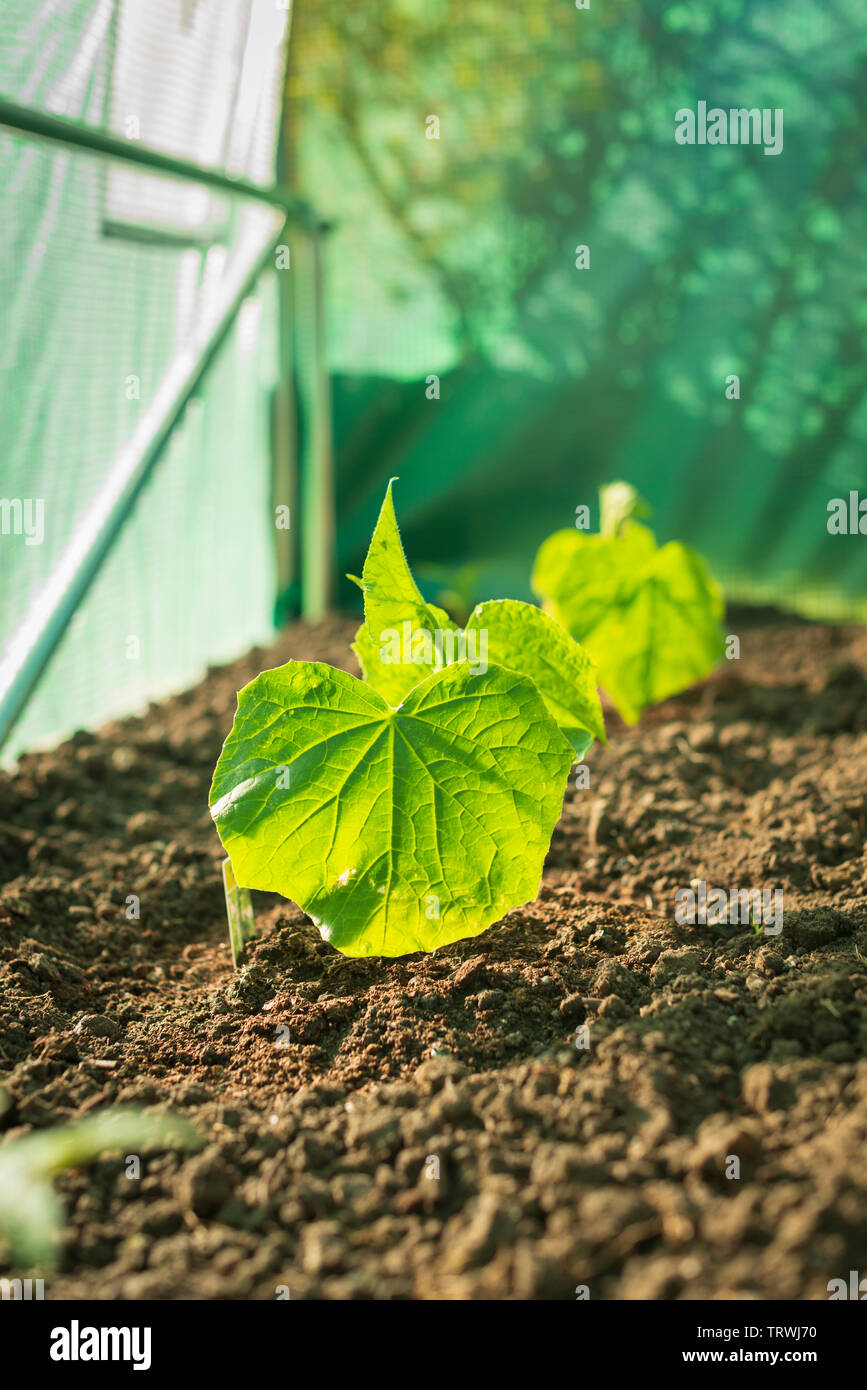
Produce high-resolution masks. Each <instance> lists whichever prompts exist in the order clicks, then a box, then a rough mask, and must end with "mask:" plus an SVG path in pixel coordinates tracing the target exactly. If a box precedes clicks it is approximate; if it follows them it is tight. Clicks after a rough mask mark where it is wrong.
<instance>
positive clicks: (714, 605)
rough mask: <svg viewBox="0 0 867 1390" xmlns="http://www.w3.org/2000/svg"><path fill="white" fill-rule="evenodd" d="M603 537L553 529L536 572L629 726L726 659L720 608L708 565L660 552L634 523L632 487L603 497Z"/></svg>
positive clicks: (542, 592)
mask: <svg viewBox="0 0 867 1390" xmlns="http://www.w3.org/2000/svg"><path fill="white" fill-rule="evenodd" d="M599 499H600V516H601V522H600V530H599V535H588V534H586V533H585V532H582V531H578V530H574V529H573V530H565V531H555V533H554V535H553V536H549V537H548V539H547V540H546V541H544V542H543V543H542V545H541V547H540V549H539V553H538V554H537V556H536V563H535V565H534V568H533V578H532V584H533V590H534V592H535V593H537V594H538V595H539V597H540V598H541V599H542V601H543V605H544V608H545V611H546V612H547V613H550V614H551V615H552V616H553V617H555V618H556V619H557V620H558V621H559V622H560V623H562V624H563V626H564V627H565V628H566V629H567V631H568V632H570V633H571V634H572V636H573V637H574V638H575V639H576V641H578V642H580V643H581V645H582V646H583V647H584V649H585V650H586V652H587V654H588V656H590V657H591V658H592V660H593V661H594V662H595V663H596V665H597V667H598V669H599V681H600V684H601V685H602V687H603V689H604V690H606V691H607V692H608V694H609V695H610V697H611V700H612V703H613V704H614V706H615V708H616V709H617V711H618V713H619V714H620V715H621V716H622V717H623V719H624V720H625V721H626V723H627V724H635V723H637V721H638V719H639V718H640V717H641V713H642V710H644V709H645V708H646V706H648V705H653V704H657V703H658V702H659V701H660V700H665V699H667V698H668V696H669V695H676V694H678V692H679V691H681V690H685V689H686V688H687V686H689V685H692V684H693V683H694V682H695V681H697V680H701V678H702V677H703V676H706V675H708V673H709V672H710V671H712V670H713V668H714V666H716V664H717V663H718V662H719V661H720V660H721V659H722V657H723V654H724V650H725V638H724V635H723V630H722V617H723V601H722V591H721V589H720V587H719V585H718V584H717V583H716V582H715V580H714V579H713V578H712V577H711V575H710V572H709V571H708V568H707V566H706V565H705V562H704V560H703V559H702V558H701V556H700V555H697V554H696V553H695V551H693V550H690V549H689V548H688V547H687V546H685V545H682V544H681V542H680V541H669V543H668V544H667V545H663V546H659V545H657V543H656V538H655V536H654V534H653V532H652V531H651V530H650V529H649V528H648V527H647V526H643V525H641V523H640V522H639V521H638V520H636V518H637V517H639V516H642V517H644V516H647V515H648V514H649V510H650V509H649V507H648V506H647V504H646V503H645V502H644V501H643V500H642V499H641V498H640V497H639V496H638V494H637V493H636V491H635V489H634V488H632V487H630V485H629V484H628V483H611V484H610V485H609V486H608V487H603V488H601V489H600V492H599Z"/></svg>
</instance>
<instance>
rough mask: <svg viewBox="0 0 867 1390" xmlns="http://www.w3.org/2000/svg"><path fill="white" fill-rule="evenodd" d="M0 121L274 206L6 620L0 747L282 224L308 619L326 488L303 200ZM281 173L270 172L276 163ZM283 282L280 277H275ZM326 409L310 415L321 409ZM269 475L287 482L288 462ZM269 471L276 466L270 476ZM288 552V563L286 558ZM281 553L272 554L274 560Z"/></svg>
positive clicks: (314, 291) (325, 439) (327, 442)
mask: <svg viewBox="0 0 867 1390" xmlns="http://www.w3.org/2000/svg"><path fill="white" fill-rule="evenodd" d="M0 127H5V128H6V129H8V130H11V131H14V132H17V133H20V134H25V135H30V136H33V137H35V138H37V139H42V140H48V141H52V142H54V143H58V144H62V145H66V146H71V147H72V148H75V149H79V150H86V151H90V152H91V153H93V154H96V155H100V156H102V157H104V158H109V159H117V160H120V161H122V162H124V163H126V164H133V165H138V166H140V167H142V168H146V169H150V170H152V171H154V172H157V173H162V174H166V175H168V176H173V177H175V178H180V179H184V180H185V181H189V182H192V183H198V184H201V185H204V186H205V187H207V188H212V189H215V190H217V191H219V192H222V193H227V194H233V195H235V196H236V197H242V198H243V197H246V198H250V199H254V200H256V201H257V202H261V203H266V204H268V205H270V206H271V207H272V208H274V209H275V211H276V210H277V209H280V210H281V212H282V216H281V217H280V219H279V225H276V223H275V227H274V231H273V235H271V236H269V238H268V239H267V242H266V244H265V245H264V246H263V247H262V248H261V249H260V250H259V251H258V252H257V254H256V255H255V256H254V258H253V260H252V262H251V263H250V264H249V265H248V266H247V265H245V266H242V267H241V268H240V270H239V272H238V274H237V275H236V276H233V278H232V280H231V282H230V283H229V285H228V286H227V288H226V293H225V295H224V296H223V297H222V298H221V301H220V303H219V304H218V306H217V307H216V309H215V310H214V311H212V313H211V315H210V316H209V318H208V319H207V321H203V322H202V323H200V325H199V327H198V329H197V330H196V332H195V333H194V334H193V336H192V337H191V339H190V342H189V343H188V344H187V346H186V347H185V348H184V349H183V351H182V352H181V353H179V354H178V356H177V357H176V358H175V360H174V361H173V362H172V364H171V365H170V367H169V370H168V372H167V373H166V376H165V378H164V379H163V382H162V383H161V386H160V388H159V390H158V391H157V393H156V395H155V397H154V399H153V401H152V402H151V404H150V406H149V407H148V409H147V411H146V412H145V414H144V415H143V416H142V419H141V421H140V422H139V426H138V428H137V429H136V431H135V433H134V434H133V436H132V438H131V439H130V440H129V442H128V443H127V445H125V446H124V448H123V449H122V450H121V452H120V454H119V455H118V456H117V458H116V459H115V461H114V464H113V466H112V469H111V472H110V474H109V476H108V478H107V480H106V482H105V484H104V486H103V487H102V488H101V489H100V491H99V493H98V494H97V496H96V497H95V499H94V501H93V503H92V504H91V507H90V509H89V510H88V512H87V515H86V517H85V519H84V521H83V523H82V525H81V526H80V527H79V528H78V530H77V532H76V534H75V535H74V536H73V537H72V539H71V541H70V543H69V545H68V546H67V548H66V550H65V551H64V553H63V555H62V556H61V557H60V560H59V561H58V563H57V564H56V566H55V568H54V570H53V571H52V573H51V574H50V575H49V577H48V580H47V581H46V582H45V584H44V585H43V586H42V587H41V588H40V590H39V591H38V592H37V594H36V595H35V597H34V599H33V601H32V602H31V604H30V607H29V608H28V610H27V612H26V614H25V615H24V618H23V620H22V622H21V624H20V625H19V627H18V630H17V631H16V632H15V634H14V635H13V637H12V640H11V642H10V644H9V646H8V648H7V651H6V653H5V654H4V656H3V659H2V661H0V747H2V746H3V744H4V743H5V742H6V740H7V739H8V737H9V734H10V733H11V731H12V729H13V727H14V726H15V724H16V723H17V721H18V719H19V718H20V716H21V714H22V713H23V711H24V709H25V707H26V704H27V701H28V699H29V698H30V695H31V694H32V692H33V690H34V688H35V686H36V684H37V683H38V681H39V679H40V677H41V676H42V674H43V672H44V671H45V668H46V667H47V666H48V664H49V662H50V660H51V657H52V656H53V654H54V652H55V651H56V649H57V647H58V645H59V644H60V642H61V640H62V638H63V635H64V633H65V632H66V629H67V627H68V625H69V623H70V621H71V619H72V617H73V615H74V613H75V612H76V609H77V608H78V606H79V604H80V603H81V601H82V599H83V598H84V596H85V594H86V593H87V591H88V589H89V588H90V585H91V584H92V582H93V580H94V579H95V577H96V575H97V574H98V572H99V570H100V568H101V566H102V563H103V561H104V560H105V558H106V556H107V554H108V553H109V551H110V550H111V547H112V546H113V544H114V542H115V540H116V539H117V537H118V535H119V534H120V531H121V530H122V528H123V525H124V523H125V521H126V520H127V518H128V516H129V514H130V512H131V511H132V509H133V507H134V506H135V502H136V500H137V498H138V496H139V494H140V492H141V490H142V488H143V487H144V485H145V483H146V482H147V480H148V478H149V477H150V476H151V473H152V472H153V469H154V467H155V466H156V464H157V462H158V460H159V457H160V454H161V452H162V450H163V448H164V446H165V444H166V442H167V440H168V438H169V436H170V434H171V431H172V430H173V429H174V427H175V425H176V424H177V422H178V420H179V419H180V417H181V415H182V414H183V411H184V408H185V406H186V404H187V402H188V401H189V399H190V397H191V396H192V395H193V393H194V392H195V390H196V389H197V387H198V385H199V382H200V381H201V379H202V377H203V376H204V374H205V372H206V371H207V369H208V367H209V366H210V364H211V362H212V360H213V358H214V356H215V355H216V353H217V352H218V350H219V348H220V346H221V344H222V343H223V341H224V340H225V338H226V336H227V334H228V332H229V330H230V328H231V326H232V324H233V322H234V320H235V316H236V314H237V312H238V309H239V308H240V306H241V304H242V302H243V301H244V299H245V298H246V297H247V295H248V294H249V293H250V292H251V290H252V289H253V288H254V286H255V284H256V282H257V280H258V278H259V276H260V274H261V273H262V271H263V270H264V269H265V267H266V266H267V265H268V263H269V260H270V257H271V254H272V251H273V248H274V246H275V245H276V244H277V243H279V241H280V239H281V237H282V236H283V234H284V232H285V231H286V229H287V227H288V226H289V225H291V224H294V225H295V226H297V227H299V228H300V229H301V230H302V231H303V233H304V234H305V235H304V240H305V242H307V245H308V248H309V267H308V268H309V272H310V276H311V277H312V283H311V285H310V287H309V292H308V295H307V296H306V298H307V301H308V305H309V307H310V312H309V333H310V340H309V341H310V354H309V359H310V360H309V362H308V364H307V367H306V369H305V370H303V371H300V372H298V375H299V377H300V379H301V394H302V395H303V397H304V398H305V401H306V405H307V409H306V410H305V415H306V417H307V418H306V433H307V441H306V444H305V447H304V455H305V457H304V459H303V460H302V461H300V470H299V471H300V473H301V489H300V491H301V508H300V509H301V510H302V512H304V511H306V509H307V508H308V507H309V509H310V512H311V520H310V525H309V526H305V547H304V550H305V560H304V563H303V566H302V573H301V575H300V576H299V579H300V589H301V596H302V611H303V613H304V616H305V617H308V618H312V619H314V620H315V619H317V618H319V617H321V616H322V614H323V613H324V611H325V606H326V605H327V602H328V599H329V597H330V592H331V587H330V586H331V575H330V568H331V555H332V551H333V535H334V531H333V526H334V521H333V517H334V498H333V465H332V458H331V419H330V392H329V384H328V377H327V368H326V367H325V362H324V353H323V339H322V288H321V281H320V276H321V257H320V250H319V239H320V236H321V234H322V230H323V229H322V227H321V226H320V224H319V223H318V222H317V219H316V216H315V212H314V210H313V208H312V206H311V205H310V204H309V203H308V202H307V201H306V200H305V199H303V198H300V197H298V196H297V194H295V193H294V192H293V191H292V190H291V189H288V188H286V187H285V186H283V185H274V186H272V187H268V188H266V187H262V186H260V185H259V184H255V183H251V182H249V181H248V180H246V179H233V178H230V177H229V176H228V175H226V174H221V173H219V172H217V171H215V170H209V169H202V168H200V167H199V166H198V165H196V164H192V163H190V162H189V161H187V160H183V159H177V158H175V157H174V156H172V155H167V154H162V153H160V152H159V151H157V150H153V149H150V148H148V147H147V146H142V145H138V144H135V143H133V142H131V141H127V140H121V139H119V138H118V137H116V136H111V135H106V134H104V133H102V132H101V131H98V130H94V129H93V128H92V127H89V126H86V125H84V124H82V123H81V122H78V121H73V120H68V119H66V118H62V117H59V116H53V115H49V114H48V113H46V112H40V111H33V110H30V109H29V108H27V107H24V106H21V105H19V104H18V103H16V102H12V101H9V100H7V99H6V98H5V97H0ZM281 172H282V170H281ZM286 289H287V291H288V289H289V287H288V286H287V287H286ZM291 305H292V297H291V294H290V293H287V294H285V295H281V325H280V333H281V370H282V371H284V372H285V371H286V370H287V368H289V369H290V370H291V366H292V358H293V353H292V350H291V347H290V346H289V338H288V336H287V335H289V334H290V332H291V325H290V323H289V322H287V315H288V314H289V313H290V312H291ZM287 391H291V386H290V384H289V382H287V381H284V382H283V393H284V399H282V400H281V401H280V403H279V406H278V418H280V417H282V425H281V426H279V427H278V428H276V429H275V432H274V445H275V448H278V449H285V448H287V447H288V446H289V445H290V442H291V429H290V427H289V423H288V422H289V420H290V418H291V407H290V404H289V400H288V399H287V398H285V393H286V392H287ZM323 409H324V410H325V411H326V412H327V418H326V419H321V418H319V416H320V413H321V411H322V410H323ZM286 467H288V472H287V471H286V469H285V468H284V470H283V472H282V474H281V477H282V481H283V482H284V483H287V482H295V479H294V478H293V477H292V472H293V470H292V468H291V464H288V463H287V465H286ZM275 481H276V476H275ZM287 559H288V565H287ZM280 564H281V561H280V557H279V555H278V567H279V566H280ZM282 566H283V568H284V569H286V568H288V569H290V570H291V567H292V561H291V559H289V557H283V560H282Z"/></svg>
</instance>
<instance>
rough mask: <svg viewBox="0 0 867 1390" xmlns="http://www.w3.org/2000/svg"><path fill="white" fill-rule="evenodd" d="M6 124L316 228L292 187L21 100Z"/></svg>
mask: <svg viewBox="0 0 867 1390" xmlns="http://www.w3.org/2000/svg"><path fill="white" fill-rule="evenodd" d="M0 126H5V127H6V128H7V129H8V130H13V131H19V132H21V133H23V134H25V135H35V136H37V137H38V138H39V139H41V140H51V141H54V142H55V143H57V144H61V145H71V146H72V147H73V148H74V149H78V150H90V151H91V152H92V153H93V154H100V155H103V156H105V157H107V158H109V159H119V160H122V161H123V162H124V163H126V164H138V165H141V166H142V167H143V168H145V169H151V170H154V171H156V172H157V173H161V174H172V175H174V176H175V178H179V179H184V180H186V181H187V182H191V183H198V184H203V185H204V186H205V187H206V188H213V189H215V190H217V191H219V192H221V193H234V194H236V195H238V196H243V197H245V198H255V199H256V201H257V202H260V203H270V205H271V206H272V207H274V206H277V207H281V208H284V209H285V210H286V213H287V216H288V217H290V218H291V219H292V221H295V222H300V223H302V224H303V225H305V226H308V227H313V226H315V217H314V213H313V209H312V207H311V205H310V204H309V203H308V202H306V200H305V199H304V198H299V197H298V195H297V194H296V193H293V192H292V191H291V189H288V188H283V187H281V186H279V185H276V184H275V185H272V186H271V187H270V188H265V187H263V186H262V185H261V184H258V183H250V182H249V180H248V179H233V178H230V176H229V175H228V174H220V173H218V172H217V170H215V169H202V168H200V166H199V165H198V164H191V163H190V161H189V160H187V159H176V158H175V157H174V155H170V154H161V153H160V151H159V150H154V149H150V148H149V147H148V146H146V145H140V144H137V143H136V142H135V141H133V140H122V139H121V138H120V136H117V135H106V134H104V133H103V132H102V131H100V130H95V129H94V128H93V127H92V126H88V125H84V124H83V123H82V122H81V121H73V120H68V119H67V118H66V117H64V116H50V115H48V113H47V112H45V111H32V110H31V109H30V108H29V107H27V106H19V105H18V103H17V102H14V101H7V99H6V98H5V97H0Z"/></svg>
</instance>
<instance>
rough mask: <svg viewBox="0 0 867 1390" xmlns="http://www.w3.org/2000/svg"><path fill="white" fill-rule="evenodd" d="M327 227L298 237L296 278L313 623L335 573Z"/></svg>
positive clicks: (307, 611)
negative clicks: (300, 260) (300, 265)
mask: <svg viewBox="0 0 867 1390" xmlns="http://www.w3.org/2000/svg"><path fill="white" fill-rule="evenodd" d="M327 230H328V229H327V226H325V225H324V224H321V225H319V226H318V227H316V228H315V229H314V230H313V231H311V232H310V233H309V234H308V235H306V236H304V238H303V242H302V245H303V255H304V268H305V274H304V275H303V276H301V277H299V282H298V283H299V292H303V305H301V306H299V312H298V313H297V316H296V318H297V322H298V325H299V327H300V328H301V330H302V333H303V336H304V339H305V340H306V341H305V346H304V347H303V348H302V351H301V352H300V353H299V372H298V381H299V394H300V397H301V411H302V443H301V451H300V458H299V468H300V473H301V480H300V493H301V515H302V518H303V523H304V530H303V534H302V537H301V613H302V616H303V617H304V618H306V620H307V621H308V622H311V623H318V622H320V621H321V620H322V618H324V616H325V614H326V613H327V612H328V609H329V607H330V605H331V603H332V601H333V597H334V571H335V528H336V521H335V511H336V507H335V480H334V443H333V430H332V423H331V378H330V375H329V371H328V364H327V361H326V356H325V303H324V293H323V267H322V247H323V242H324V238H325V235H326V234H327Z"/></svg>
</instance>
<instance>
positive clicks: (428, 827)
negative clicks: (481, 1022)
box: [210, 662, 573, 956]
mask: <svg viewBox="0 0 867 1390" xmlns="http://www.w3.org/2000/svg"><path fill="white" fill-rule="evenodd" d="M572 758H573V753H572V748H571V747H570V745H569V743H568V742H567V741H566V739H565V738H564V737H563V735H562V734H561V733H560V730H559V728H558V726H557V724H556V722H555V721H554V720H553V719H552V718H551V716H550V715H549V714H548V712H547V710H546V708H545V705H544V704H543V702H542V699H541V697H540V695H539V693H538V691H537V690H536V688H535V686H534V685H533V684H532V682H531V681H529V680H527V679H525V678H524V677H521V676H517V675H516V674H515V673H514V672H511V671H506V670H504V669H503V668H501V667H498V666H491V667H489V669H488V670H487V671H486V672H485V673H478V674H474V673H473V671H472V669H471V668H470V667H469V666H468V665H466V664H464V663H461V664H457V665H452V666H449V667H447V668H445V669H443V670H440V671H436V672H434V673H433V674H432V675H430V676H428V678H427V679H426V680H424V681H423V682H422V683H421V684H420V685H417V686H416V687H415V689H414V690H412V691H411V692H410V694H409V695H408V696H407V698H406V699H405V700H404V701H403V703H402V704H401V705H400V707H399V708H398V709H393V708H392V707H390V706H389V705H388V704H387V702H386V701H385V699H383V697H382V696H381V695H379V694H378V693H377V692H376V691H375V690H373V689H371V687H370V686H368V685H365V684H364V683H362V682H361V681H359V680H356V679H355V677H354V676H350V675H347V674H346V673H345V672H343V671H338V670H334V669H333V668H332V667H330V666H323V665H319V664H318V663H306V662H304V663H298V662H289V663H288V664H287V665H286V666H281V667H278V668H277V669H276V670H273V671H265V672H263V673H262V674H261V675H260V676H257V677H256V679H255V680H254V681H252V682H251V683H250V684H249V685H247V686H245V688H244V689H243V690H242V691H241V692H240V695H239V697H238V712H237V714H236V716H235V722H234V725H233V727H232V731H231V733H230V734H229V737H228V738H227V740H226V743H225V745H224V748H223V752H222V754H221V756H220V760H219V762H218V764H217V768H216V771H215V774H214V781H213V785H212V788H211V797H210V804H211V814H212V815H213V818H214V821H215V823H216V826H217V830H218V831H219V835H220V839H221V840H222V842H223V845H224V846H225V849H226V853H227V854H228V855H229V857H230V858H231V860H232V864H233V866H234V870H235V875H236V877H237V879H238V882H239V883H241V884H242V885H244V886H246V887H248V888H260V889H269V890H271V891H274V892H278V893H281V894H283V896H284V897H287V898H292V899H294V901H295V902H297V903H299V904H300V906H301V907H302V908H303V909H304V910H305V911H306V912H307V913H309V915H310V916H311V917H312V918H313V920H314V921H315V922H317V924H318V925H319V927H320V930H321V931H322V935H323V936H324V937H325V939H326V940H328V941H330V942H331V944H332V945H334V946H336V947H338V948H339V949H340V950H341V951H344V952H345V953H346V954H348V955H353V956H370V955H381V956H396V955H403V954H404V953H406V952H410V951H418V950H424V951H430V950H434V949H435V948H436V947H437V946H442V945H445V944H446V943H447V942H450V941H456V940H458V939H460V938H462V937H467V936H474V935H476V934H477V933H478V932H481V931H483V930H484V929H485V928H486V927H488V926H490V925H491V923H493V922H495V921H497V920H498V919H499V918H500V917H502V916H503V914H504V913H505V912H507V911H508V910H509V909H510V908H512V907H515V906H517V905H519V904H522V903H525V902H528V901H530V900H532V899H533V898H534V897H535V896H536V893H537V892H538V887H539V882H540V879H541V873H542V865H543V861H544V858H545V853H546V851H547V848H548V844H549V842H550V838H551V834H552V831H553V829H554V825H555V823H556V821H557V818H558V816H559V814H560V810H561V805H562V798H563V790H564V786H565V781H566V777H567V775H568V771H569V767H570V764H571V762H572Z"/></svg>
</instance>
